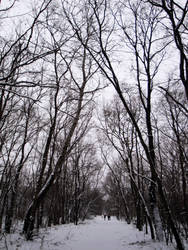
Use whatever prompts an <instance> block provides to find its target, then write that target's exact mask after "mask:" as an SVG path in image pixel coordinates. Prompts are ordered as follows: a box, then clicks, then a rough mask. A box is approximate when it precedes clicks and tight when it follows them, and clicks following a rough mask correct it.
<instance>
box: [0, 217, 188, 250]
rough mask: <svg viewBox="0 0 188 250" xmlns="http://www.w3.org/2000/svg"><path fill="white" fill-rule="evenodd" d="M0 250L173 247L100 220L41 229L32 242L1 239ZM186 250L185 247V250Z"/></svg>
mask: <svg viewBox="0 0 188 250" xmlns="http://www.w3.org/2000/svg"><path fill="white" fill-rule="evenodd" d="M0 249H2V250H140V249H143V250H175V249H176V248H175V245H172V244H171V245H169V246H166V244H165V243H159V242H153V241H152V240H151V239H150V236H149V235H146V234H144V232H139V231H138V230H137V229H136V228H135V226H134V225H127V224H126V223H125V222H123V221H118V220H116V218H111V220H110V221H108V220H104V219H103V218H102V217H99V216H98V217H96V218H94V219H93V220H87V221H86V222H84V223H82V224H79V225H78V226H75V225H73V224H68V225H61V226H53V227H51V228H47V229H43V230H41V231H40V234H39V235H38V236H35V237H34V239H33V240H32V241H25V240H24V238H23V236H21V235H20V234H19V233H14V234H10V235H4V236H3V237H2V239H1V241H0ZM187 249H188V244H187V246H186V250H187Z"/></svg>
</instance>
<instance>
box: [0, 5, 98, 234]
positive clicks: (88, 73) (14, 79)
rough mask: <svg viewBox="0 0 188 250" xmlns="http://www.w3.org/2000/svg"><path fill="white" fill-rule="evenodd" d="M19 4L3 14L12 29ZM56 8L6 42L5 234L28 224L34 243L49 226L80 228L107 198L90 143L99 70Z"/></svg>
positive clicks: (0, 72) (1, 222)
mask: <svg viewBox="0 0 188 250" xmlns="http://www.w3.org/2000/svg"><path fill="white" fill-rule="evenodd" d="M16 4H17V1H14V4H13V5H12V6H7V7H6V8H5V9H2V10H1V12H0V14H1V20H2V22H3V20H8V22H10V27H14V26H11V24H12V23H11V21H14V20H12V18H9V17H8V16H9V14H10V15H11V13H12V12H11V10H14V8H16ZM14 5H15V6H14ZM54 6H55V5H54V3H52V1H43V2H42V3H38V6H35V8H33V12H32V15H33V16H32V17H31V16H29V18H28V19H23V22H22V23H21V20H20V21H19V20H18V27H15V30H14V33H13V34H12V35H11V34H9V33H8V31H7V34H5V36H4V37H3V36H1V38H0V39H1V44H0V46H1V55H0V64H1V66H0V67H1V68H0V85H1V90H0V91H1V99H0V150H1V155H0V228H1V230H2V232H4V231H5V232H6V233H10V232H12V230H13V228H14V224H15V221H16V220H24V225H23V230H22V231H23V233H24V234H25V235H26V238H27V239H30V238H31V237H32V232H33V229H34V228H39V227H40V226H43V225H44V224H45V225H51V224H52V223H53V224H59V223H68V222H74V223H75V224H77V223H78V220H79V219H82V220H84V218H86V217H87V216H88V214H91V213H92V214H95V213H97V212H96V211H97V209H100V208H94V204H93V203H94V201H95V203H97V202H96V201H97V200H98V199H99V200H101V199H102V195H101V193H100V192H99V191H98V189H97V185H98V176H99V174H100V170H101V165H100V163H99V160H98V159H97V157H96V145H93V141H92V138H89V134H91V130H92V114H93V110H94V94H95V92H97V90H98V89H99V84H98V81H96V79H94V76H95V74H96V70H97V66H96V65H95V63H93V60H92V59H91V58H90V56H89V55H88V52H87V51H86V49H85V48H83V47H81V46H80V44H79V43H78V42H76V40H75V38H74V37H73V36H72V34H68V33H67V30H66V28H67V27H66V23H61V25H60V26H59V27H57V26H56V21H57V17H56V13H55V9H54ZM12 25H13V24H12ZM8 35H10V37H7V36H8ZM95 206H96V205H95Z"/></svg>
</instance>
